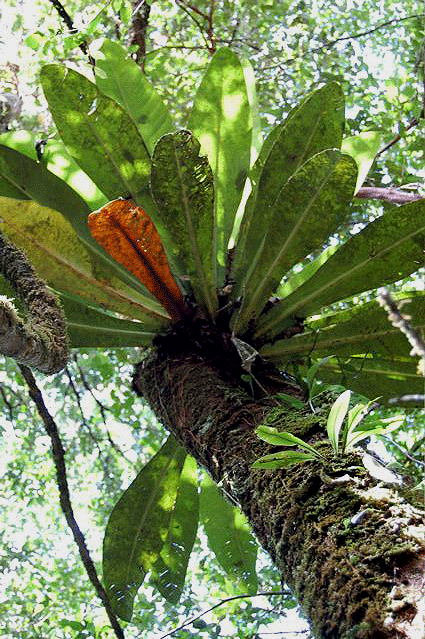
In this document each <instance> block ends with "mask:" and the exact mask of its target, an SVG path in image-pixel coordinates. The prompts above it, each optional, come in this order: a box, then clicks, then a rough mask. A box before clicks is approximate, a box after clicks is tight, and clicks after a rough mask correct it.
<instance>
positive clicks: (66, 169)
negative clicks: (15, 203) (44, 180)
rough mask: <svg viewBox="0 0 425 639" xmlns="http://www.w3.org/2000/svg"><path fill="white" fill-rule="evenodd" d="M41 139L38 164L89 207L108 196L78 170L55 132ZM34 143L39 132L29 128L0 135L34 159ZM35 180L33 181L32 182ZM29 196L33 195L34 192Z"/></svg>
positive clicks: (5, 142) (99, 203)
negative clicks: (43, 142) (41, 150)
mask: <svg viewBox="0 0 425 639" xmlns="http://www.w3.org/2000/svg"><path fill="white" fill-rule="evenodd" d="M44 141H45V142H46V144H45V145H43V146H42V149H43V155H42V158H41V161H38V165H40V164H41V165H42V166H44V167H45V168H46V169H47V170H48V171H49V172H50V173H53V174H54V175H56V177H58V178H60V179H61V180H62V181H63V182H65V183H66V184H67V185H68V186H70V187H71V188H72V189H73V190H74V191H76V192H77V193H78V195H80V196H81V197H82V198H83V200H84V201H85V203H86V205H87V206H88V207H89V208H90V211H93V210H95V209H98V208H100V207H101V206H103V205H104V204H106V202H107V200H108V198H107V197H106V196H105V195H104V194H103V193H102V192H101V191H100V190H99V189H98V188H97V186H96V184H95V183H94V182H93V180H91V179H90V178H89V176H88V175H87V174H86V173H84V171H82V170H81V168H80V167H79V166H78V164H77V163H76V162H75V160H74V158H73V157H71V155H70V154H69V153H68V150H67V148H66V146H65V145H64V143H63V142H62V140H61V139H60V138H59V136H58V135H57V134H56V135H55V137H53V138H52V137H49V138H48V139H47V140H44ZM38 143H40V135H39V134H37V133H33V132H32V131H19V130H18V131H8V132H6V133H3V134H2V135H0V144H3V145H4V146H7V147H9V148H11V149H14V150H15V151H19V153H23V154H24V155H26V156H27V157H29V158H30V159H31V160H34V161H36V160H38V158H37V152H36V145H37V144H38ZM42 176H44V173H43V172H41V173H39V177H42ZM36 184H37V183H36V182H34V184H33V186H36ZM32 197H33V198H34V193H33V195H32ZM77 217H78V216H77Z"/></svg>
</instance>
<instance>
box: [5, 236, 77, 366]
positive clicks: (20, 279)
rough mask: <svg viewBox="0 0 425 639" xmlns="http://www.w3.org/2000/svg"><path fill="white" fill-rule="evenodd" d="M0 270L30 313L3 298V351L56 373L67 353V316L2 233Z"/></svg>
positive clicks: (28, 363)
mask: <svg viewBox="0 0 425 639" xmlns="http://www.w3.org/2000/svg"><path fill="white" fill-rule="evenodd" d="M0 272H1V273H2V274H3V276H4V277H5V279H6V280H7V281H8V282H9V284H10V285H11V286H12V287H13V289H14V290H15V291H16V293H17V295H18V297H19V298H20V300H21V301H22V302H23V304H24V306H25V309H26V311H27V313H28V318H27V319H26V320H25V321H24V320H23V319H21V318H20V317H19V316H18V314H17V312H16V309H15V307H14V306H13V304H12V303H11V301H10V300H9V299H7V298H6V297H2V298H0V353H2V354H3V355H7V356H8V357H13V358H14V359H15V360H16V361H17V362H19V363H21V364H25V365H27V366H30V367H32V368H36V369H37V370H39V371H41V372H42V373H46V374H51V373H57V372H58V371H60V370H62V368H64V367H65V366H66V361H67V356H68V336H67V332H66V323H65V316H64V314H63V311H62V309H61V307H60V306H59V304H58V301H57V299H56V297H55V296H54V295H53V294H52V293H51V292H50V291H49V290H48V289H47V287H46V284H45V283H44V282H43V281H42V280H41V279H40V278H39V277H38V276H37V275H36V273H35V271H34V269H33V267H32V265H31V264H30V262H29V261H28V259H27V257H26V256H25V255H24V254H23V253H22V251H21V250H20V249H18V248H17V247H16V246H14V245H13V244H12V243H11V242H9V241H8V240H6V239H5V238H4V236H3V235H2V234H1V233H0Z"/></svg>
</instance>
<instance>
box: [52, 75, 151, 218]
mask: <svg viewBox="0 0 425 639" xmlns="http://www.w3.org/2000/svg"><path fill="white" fill-rule="evenodd" d="M40 77H41V84H42V86H43V91H44V94H45V96H46V99H47V102H48V104H49V109H50V111H51V114H52V116H53V119H54V121H55V124H56V126H57V129H58V132H59V134H60V136H61V138H62V140H63V141H64V143H65V144H66V146H67V148H68V150H69V152H70V153H71V155H72V157H73V158H74V159H75V161H76V162H77V164H78V165H79V166H80V167H81V168H82V169H83V171H85V173H87V175H89V176H90V178H91V179H92V180H93V182H95V184H97V186H98V187H99V188H100V190H101V191H102V192H103V193H105V195H106V196H107V197H108V198H109V199H116V198H118V197H120V196H124V197H126V196H131V197H132V199H133V200H134V201H135V202H136V203H137V204H139V205H140V206H142V207H143V208H144V209H145V210H146V211H147V212H148V213H149V214H150V213H151V210H152V198H151V194H150V190H149V175H150V154H149V151H148V149H147V147H146V145H145V143H144V141H143V139H142V137H141V136H140V134H139V132H138V130H137V127H136V125H135V124H134V122H133V120H132V119H131V117H130V116H129V115H128V114H127V113H126V112H125V111H124V109H123V108H122V107H121V106H120V105H119V104H117V103H116V102H115V101H114V100H111V99H110V98H108V97H106V96H105V95H103V93H101V92H100V91H99V89H98V88H97V87H96V85H95V84H93V83H92V82H90V80H88V79H87V78H85V77H84V76H83V75H80V74H79V73H77V72H76V71H73V70H72V69H67V68H66V67H64V66H61V65H56V64H49V65H47V66H45V67H43V69H42V70H41V76H40Z"/></svg>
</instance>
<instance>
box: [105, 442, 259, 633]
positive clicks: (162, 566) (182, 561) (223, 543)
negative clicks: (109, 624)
mask: <svg viewBox="0 0 425 639" xmlns="http://www.w3.org/2000/svg"><path fill="white" fill-rule="evenodd" d="M200 488H201V490H200V493H199V486H198V471H197V467H196V462H195V460H194V459H193V458H192V457H190V456H187V455H186V453H185V451H184V449H183V448H182V447H181V446H180V445H179V444H178V443H177V442H176V440H175V439H174V437H173V436H170V437H169V438H168V439H167V441H166V442H165V443H164V444H163V445H162V447H161V448H160V450H159V451H158V452H157V453H156V455H154V457H152V459H151V460H150V461H149V462H148V463H147V464H146V465H145V466H144V467H143V468H142V469H141V471H140V472H139V473H138V475H137V477H136V478H135V479H134V481H133V482H132V483H131V485H130V486H129V487H128V488H127V489H126V490H125V491H124V493H123V494H122V496H121V498H120V499H119V501H118V502H117V504H116V505H115V506H114V508H113V510H112V512H111V515H110V517H109V520H108V524H107V527H106V532H105V538H104V542H103V579H104V583H105V588H106V590H107V593H108V595H109V598H110V601H111V603H112V606H113V608H114V610H115V612H116V613H117V615H119V616H120V617H121V618H122V619H125V620H126V621H130V620H131V618H132V615H133V605H134V599H135V597H136V594H137V591H138V589H139V587H140V585H141V584H142V583H143V581H144V579H145V577H146V575H147V574H148V573H150V575H151V583H153V584H154V585H155V586H156V588H157V589H158V590H159V592H160V593H161V594H162V595H163V596H164V598H165V599H167V601H169V602H170V603H172V604H177V603H178V601H179V599H180V596H181V594H182V590H183V586H184V582H185V577H186V571H187V567H188V562H189V557H190V554H191V552H192V548H193V544H194V542H195V538H196V533H197V529H198V521H199V517H200V515H201V521H202V523H203V525H204V529H205V532H206V534H207V538H208V544H209V546H210V548H211V550H212V551H213V552H214V553H215V555H216V557H217V560H218V562H219V564H220V565H221V566H222V568H223V569H224V571H225V572H226V574H227V575H228V576H229V578H231V579H233V580H236V582H237V583H239V584H240V586H239V587H240V589H241V592H246V591H248V592H250V593H253V594H254V593H255V592H256V590H257V575H256V570H255V563H256V556H257V544H256V542H255V540H254V539H253V537H252V535H251V533H250V531H249V526H248V524H247V522H246V520H245V518H244V516H243V515H242V513H241V512H240V510H239V509H238V508H236V507H235V506H232V505H230V504H229V503H228V502H227V501H226V500H225V499H224V498H223V496H222V494H221V493H220V491H219V490H218V488H217V487H216V485H215V484H214V482H213V481H212V480H211V479H209V478H208V477H205V478H204V480H203V481H202V484H201V487H200Z"/></svg>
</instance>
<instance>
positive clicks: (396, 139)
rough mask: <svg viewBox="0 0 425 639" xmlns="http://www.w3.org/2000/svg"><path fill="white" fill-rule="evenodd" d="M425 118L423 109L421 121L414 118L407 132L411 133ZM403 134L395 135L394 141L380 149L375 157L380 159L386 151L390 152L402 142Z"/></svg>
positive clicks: (407, 127)
mask: <svg viewBox="0 0 425 639" xmlns="http://www.w3.org/2000/svg"><path fill="white" fill-rule="evenodd" d="M423 117H424V111H423V109H422V112H421V114H420V117H419V119H418V118H416V117H415V118H412V119H411V120H410V122H409V124H408V125H407V126H406V127H405V129H404V130H405V131H410V129H413V127H415V126H417V125H418V124H419V122H420V120H421V119H422V118H423ZM401 137H402V136H401V133H397V135H395V136H394V137H393V139H392V140H390V141H389V142H387V144H385V145H384V146H383V147H382V149H379V151H378V152H377V154H376V155H375V159H376V158H377V157H379V156H380V155H382V153H385V151H388V149H390V148H391V147H392V146H393V145H394V144H397V142H399V141H400V140H401Z"/></svg>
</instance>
